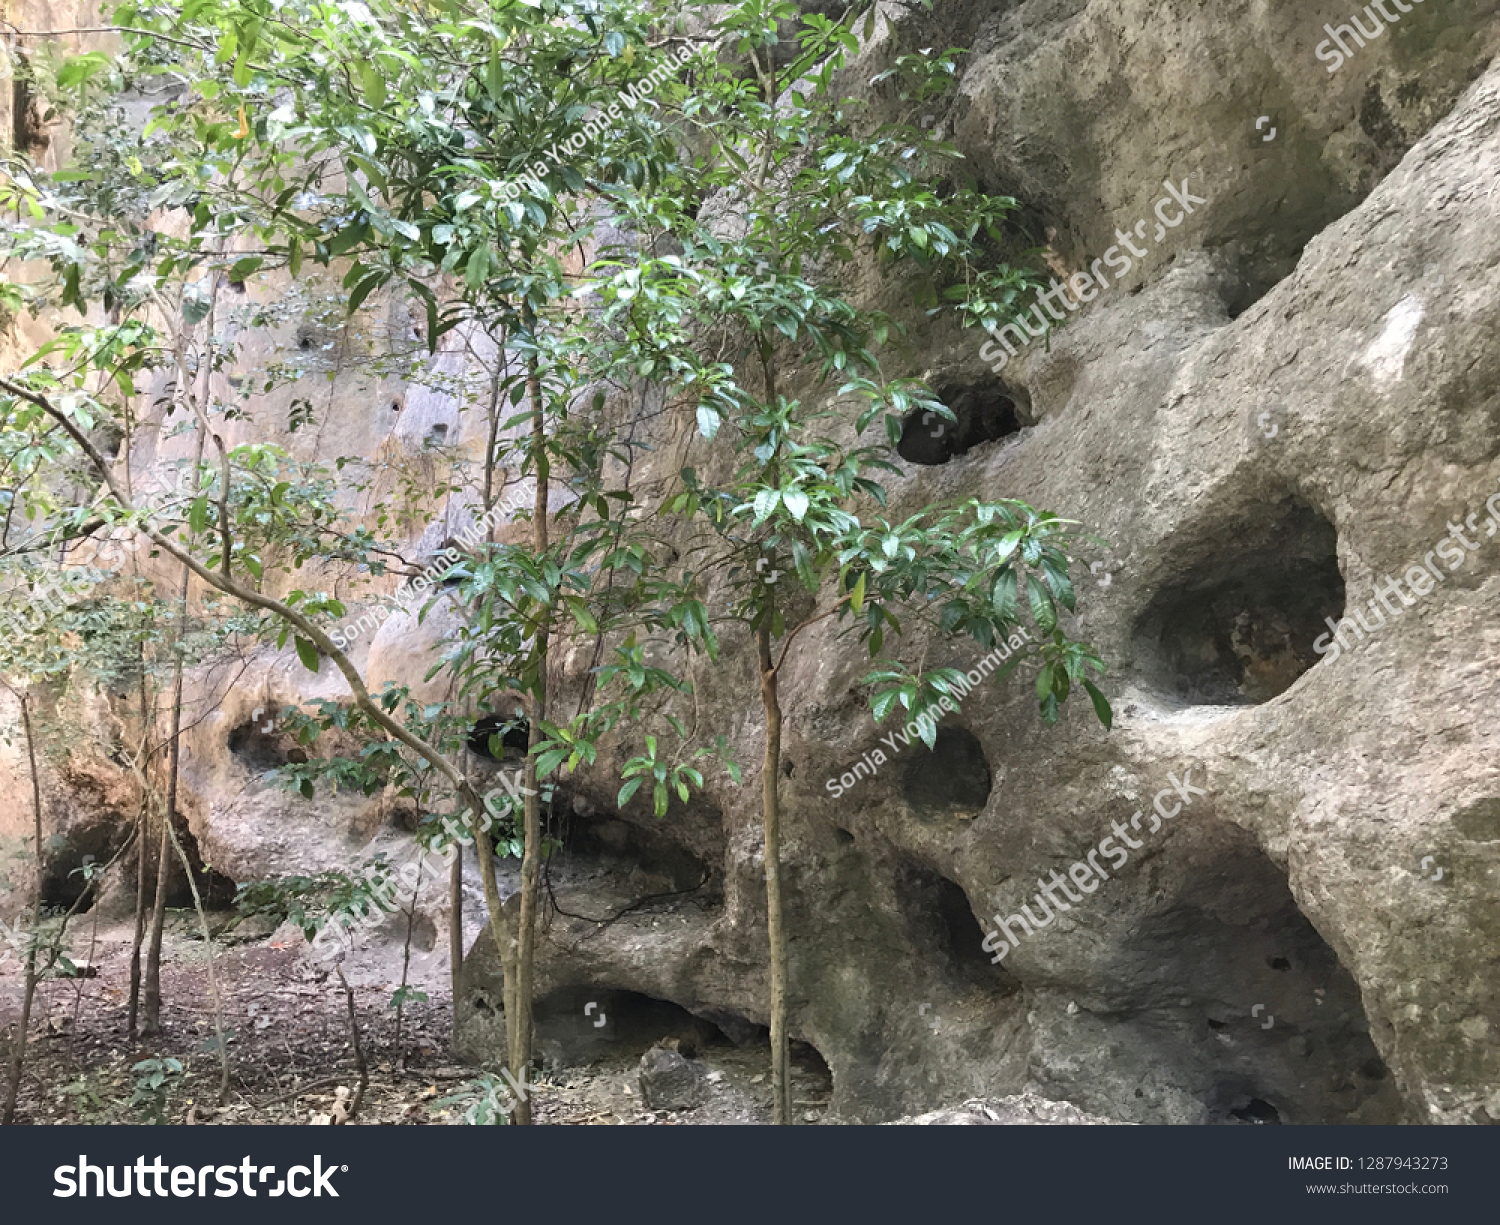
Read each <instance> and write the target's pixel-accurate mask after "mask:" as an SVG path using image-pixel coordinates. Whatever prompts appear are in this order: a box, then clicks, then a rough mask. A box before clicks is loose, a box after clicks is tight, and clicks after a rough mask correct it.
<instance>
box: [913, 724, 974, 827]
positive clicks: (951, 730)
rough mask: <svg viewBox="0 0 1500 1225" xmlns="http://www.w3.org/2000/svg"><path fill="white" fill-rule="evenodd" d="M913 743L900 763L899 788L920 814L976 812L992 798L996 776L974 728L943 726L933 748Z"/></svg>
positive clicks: (939, 729) (933, 815)
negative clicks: (908, 753) (991, 790)
mask: <svg viewBox="0 0 1500 1225" xmlns="http://www.w3.org/2000/svg"><path fill="white" fill-rule="evenodd" d="M914 744H915V746H916V747H915V749H913V751H912V752H911V755H910V756H909V757H908V758H907V759H906V761H905V762H904V763H903V764H902V767H901V776H900V790H901V796H902V798H903V799H905V800H906V802H907V803H908V804H910V805H911V809H912V811H913V812H914V813H915V814H916V815H917V816H918V817H919V818H924V819H932V818H937V817H943V816H949V815H952V814H954V813H968V814H973V813H977V812H979V811H980V810H981V809H982V808H983V807H984V806H985V804H987V803H988V802H989V798H990V789H991V787H992V785H993V779H994V776H993V774H992V773H991V771H990V763H989V760H988V759H987V758H986V757H985V755H984V746H983V745H981V744H980V743H979V738H978V737H977V736H975V735H974V733H973V732H971V731H969V730H968V729H966V728H962V727H940V728H938V731H937V739H936V740H935V741H934V742H933V746H932V748H930V749H929V748H928V747H927V746H926V745H925V744H923V743H921V741H914Z"/></svg>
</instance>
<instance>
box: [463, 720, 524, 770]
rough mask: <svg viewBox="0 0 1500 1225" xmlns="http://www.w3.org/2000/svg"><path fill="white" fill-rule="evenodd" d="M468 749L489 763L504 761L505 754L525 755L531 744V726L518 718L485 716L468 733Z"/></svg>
mask: <svg viewBox="0 0 1500 1225" xmlns="http://www.w3.org/2000/svg"><path fill="white" fill-rule="evenodd" d="M468 743H469V749H470V750H471V751H472V752H475V753H478V754H479V756H481V757H483V758H486V759H487V760H489V761H504V760H506V753H507V752H511V753H525V752H526V749H527V748H528V746H529V745H530V743H531V724H530V722H528V721H527V720H526V719H523V718H521V717H519V716H517V717H516V718H513V719H507V718H506V717H505V716H504V715H485V716H484V717H483V718H482V719H480V720H479V721H478V722H477V723H475V724H474V728H473V730H472V731H471V732H470V733H469V742H468Z"/></svg>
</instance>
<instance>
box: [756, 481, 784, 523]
mask: <svg viewBox="0 0 1500 1225" xmlns="http://www.w3.org/2000/svg"><path fill="white" fill-rule="evenodd" d="M780 501H781V490H779V489H762V490H761V491H760V492H759V493H758V494H756V495H755V522H756V524H757V525H759V524H761V523H764V522H765V521H766V520H767V519H769V518H770V517H771V516H772V515H773V514H774V513H775V511H776V504H777V503H778V502H780Z"/></svg>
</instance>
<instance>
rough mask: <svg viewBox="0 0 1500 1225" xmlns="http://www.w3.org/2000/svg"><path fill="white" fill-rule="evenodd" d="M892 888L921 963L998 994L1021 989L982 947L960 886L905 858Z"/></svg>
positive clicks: (975, 920)
mask: <svg viewBox="0 0 1500 1225" xmlns="http://www.w3.org/2000/svg"><path fill="white" fill-rule="evenodd" d="M896 889H897V892H898V894H899V895H900V898H901V907H902V912H903V913H904V914H905V915H906V916H907V925H908V928H909V930H910V932H911V938H912V946H913V947H914V948H915V949H916V950H918V953H919V955H920V957H921V959H922V961H923V963H924V964H925V965H929V966H935V967H941V968H942V970H943V972H944V974H945V976H946V977H948V978H950V979H951V980H952V981H953V982H954V983H955V984H962V985H964V986H969V987H978V988H980V989H981V990H984V991H989V992H994V993H997V994H1002V995H1010V994H1013V993H1014V992H1016V991H1019V990H1020V989H1021V983H1020V980H1018V979H1017V978H1016V977H1015V975H1013V974H1012V973H1011V972H1010V971H1009V970H1007V969H1006V968H1005V967H1004V966H1003V965H995V964H993V963H992V962H991V960H990V958H991V954H990V953H987V952H986V951H985V949H984V940H985V929H984V925H983V924H982V923H981V922H980V921H979V918H978V917H977V916H976V915H975V913H974V908H973V907H972V906H970V904H969V897H968V894H967V893H965V892H964V889H963V887H962V886H961V885H959V884H958V883H957V882H956V881H952V880H949V879H948V878H947V877H946V876H943V875H942V874H941V873H939V872H936V871H934V870H933V869H932V868H930V867H928V866H927V865H925V864H920V863H916V862H912V861H907V862H905V863H903V864H902V865H901V867H900V869H899V871H898V872H897V876H896Z"/></svg>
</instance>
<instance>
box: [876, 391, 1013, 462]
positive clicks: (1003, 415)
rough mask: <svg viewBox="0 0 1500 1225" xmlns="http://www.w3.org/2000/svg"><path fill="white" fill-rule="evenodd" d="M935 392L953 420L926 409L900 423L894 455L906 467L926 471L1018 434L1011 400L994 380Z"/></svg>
mask: <svg viewBox="0 0 1500 1225" xmlns="http://www.w3.org/2000/svg"><path fill="white" fill-rule="evenodd" d="M936 390H937V398H938V399H939V400H941V401H942V402H943V404H944V405H946V406H947V407H948V408H949V409H950V410H951V411H952V412H953V415H954V418H955V420H953V421H949V420H947V419H946V418H944V417H941V416H939V415H938V414H937V413H935V412H933V411H932V410H930V409H921V408H917V409H913V410H912V411H911V412H910V413H908V414H907V415H906V419H905V420H904V421H903V422H902V423H901V440H900V441H899V442H898V443H897V444H896V453H897V454H898V455H900V456H901V458H902V459H904V460H906V462H907V463H911V464H920V465H923V466H926V467H931V466H935V465H938V464H946V463H947V462H948V461H949V460H950V459H954V458H955V457H957V456H960V455H967V454H968V453H969V452H970V451H972V450H974V448H975V447H980V446H983V445H984V444H985V443H989V442H998V441H999V440H1000V439H1002V438H1009V437H1010V436H1011V435H1013V434H1019V433H1020V432H1021V428H1022V421H1021V417H1020V413H1019V411H1018V410H1017V407H1016V400H1015V397H1014V396H1013V395H1012V394H1011V393H1010V392H1009V390H1008V389H1007V388H1006V387H1005V385H1004V384H1003V383H1001V382H999V381H998V380H988V381H985V382H981V383H969V384H960V385H952V384H950V385H947V386H943V387H940V388H938V389H936Z"/></svg>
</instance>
